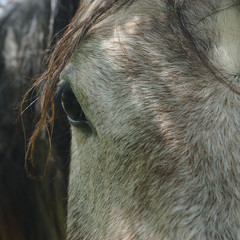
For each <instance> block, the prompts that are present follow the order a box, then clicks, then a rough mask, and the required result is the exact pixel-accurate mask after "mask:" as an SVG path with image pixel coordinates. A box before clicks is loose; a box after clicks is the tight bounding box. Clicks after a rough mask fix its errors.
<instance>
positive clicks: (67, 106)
mask: <svg viewBox="0 0 240 240" xmlns="http://www.w3.org/2000/svg"><path fill="white" fill-rule="evenodd" d="M61 103H62V107H63V110H64V111H65V113H66V114H67V117H68V120H69V122H70V123H71V124H77V123H81V122H86V121H87V119H86V116H85V114H84V112H83V110H82V108H81V106H80V104H79V103H78V101H77V99H76V97H75V95H74V93H73V92H72V90H70V89H63V91H62V95H61Z"/></svg>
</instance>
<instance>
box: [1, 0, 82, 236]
mask: <svg viewBox="0 0 240 240" xmlns="http://www.w3.org/2000/svg"><path fill="white" fill-rule="evenodd" d="M78 6H79V0H0V240H40V239H41V240H43V239H44V240H48V239H49V240H50V239H51V240H55V239H58V240H60V239H61V240H62V239H65V219H66V199H67V180H68V164H69V142H70V135H69V126H68V123H67V121H66V120H65V118H64V117H62V113H61V111H59V112H57V115H56V120H55V123H54V133H53V138H52V141H53V154H52V155H51V157H50V159H49V162H48V164H47V169H46V171H45V166H46V161H47V158H48V155H49V153H48V141H47V137H46V134H44V133H42V135H41V136H40V138H39V140H38V141H37V146H36V149H37V151H36V153H35V154H36V159H37V165H36V166H35V167H34V168H33V167H31V165H30V164H29V163H28V164H29V169H30V171H31V172H32V175H34V176H35V175H36V176H37V177H39V180H33V179H31V178H29V177H27V174H26V169H25V151H26V145H27V142H28V138H29V137H30V135H31V133H32V131H33V129H34V126H35V124H36V120H37V118H36V116H37V115H38V109H39V103H38V101H37V100H36V99H37V97H38V92H39V91H40V90H41V89H36V90H34V91H32V92H31V94H30V95H29V97H28V99H27V101H26V103H25V105H24V108H23V110H24V114H22V115H21V117H20V118H18V113H19V106H20V102H21V100H22V98H23V95H24V94H25V92H26V91H27V89H28V88H29V86H30V85H31V83H32V81H33V80H32V79H33V78H36V77H37V76H39V75H40V74H41V73H42V72H43V71H44V69H45V67H46V62H47V56H48V51H47V49H49V48H51V46H52V45H53V44H54V42H55V40H56V39H57V38H58V37H59V36H60V35H61V33H62V32H63V30H64V28H65V27H66V26H67V24H68V23H69V22H70V21H71V18H72V17H73V15H74V13H75V11H76V10H77V8H78ZM59 32H60V34H58V35H56V34H57V33H59ZM17 118H18V120H17ZM43 176H44V178H43V179H40V178H41V177H43Z"/></svg>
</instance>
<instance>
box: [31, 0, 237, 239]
mask: <svg viewBox="0 0 240 240" xmlns="http://www.w3.org/2000/svg"><path fill="white" fill-rule="evenodd" d="M239 26H240V1H239V0H218V1H216V0H201V1H200V0H194V1H189V0H148V1H146V0H101V1H100V0H85V1H82V3H81V7H80V8H79V10H78V11H77V13H76V15H75V17H74V18H73V20H72V22H71V23H70V24H69V26H68V28H67V29H66V31H65V33H64V35H63V36H62V38H61V39H60V40H59V41H58V43H57V44H56V45H55V48H54V50H53V51H52V54H51V57H50V60H49V65H48V68H47V70H46V71H45V72H44V73H43V75H42V76H41V77H40V78H39V79H38V80H37V81H36V82H35V84H34V87H35V86H38V85H39V84H43V85H44V87H43V90H42V95H41V103H42V104H41V106H42V108H41V112H42V115H41V118H40V120H39V123H38V125H37V126H36V129H35V132H34V133H33V136H32V138H31V139H30V145H29V149H28V154H29V157H30V158H31V157H32V155H33V154H32V152H33V149H34V141H35V140H36V138H37V135H38V133H39V132H40V131H41V130H42V128H44V127H46V126H47V127H48V125H49V124H50V123H51V122H52V120H53V119H54V99H55V98H56V96H60V98H61V103H62V106H63V109H64V111H65V113H66V116H67V119H68V121H69V123H70V128H71V163H70V173H69V189H68V215H67V239H68V240H81V239H89V240H93V239H99V240H103V239H105V240H107V239H109V240H112V239H119V240H120V239H121V240H123V239H126V240H127V239H128V240H130V239H132V240H133V239H134V240H135V239H139V240H140V239H149V240H150V239H151V240H160V239H161V240H193V239H194V240H236V239H240V190H239V189H240V157H239V156H240V145H239V142H240V135H239V134H238V132H239V124H240V113H239V104H240V97H239V93H240V92H239V80H240V75H239V73H240V57H239V56H240V31H239ZM66 131H68V129H66ZM49 136H51V134H50V133H49Z"/></svg>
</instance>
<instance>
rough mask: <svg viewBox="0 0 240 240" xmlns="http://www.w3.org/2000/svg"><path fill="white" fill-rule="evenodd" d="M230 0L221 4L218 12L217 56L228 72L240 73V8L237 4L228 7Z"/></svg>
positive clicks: (219, 62)
mask: <svg viewBox="0 0 240 240" xmlns="http://www.w3.org/2000/svg"><path fill="white" fill-rule="evenodd" d="M230 4H232V3H230V1H228V0H225V1H223V3H222V4H221V5H222V6H221V8H220V9H223V10H222V11H220V12H218V13H217V14H216V18H217V19H216V26H215V29H216V31H217V33H218V37H219V39H218V41H219V42H218V43H217V48H216V52H215V57H216V61H217V63H218V65H219V64H220V68H221V69H222V70H224V71H225V72H226V73H227V74H231V75H235V76H236V75H239V74H240V10H239V8H237V7H236V6H233V7H228V6H229V5H230Z"/></svg>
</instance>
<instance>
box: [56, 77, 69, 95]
mask: <svg viewBox="0 0 240 240" xmlns="http://www.w3.org/2000/svg"><path fill="white" fill-rule="evenodd" d="M63 89H71V87H70V84H69V82H67V81H65V80H62V81H60V82H59V84H58V86H57V89H56V91H55V93H54V97H55V98H56V99H59V98H61V95H62V91H63Z"/></svg>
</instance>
